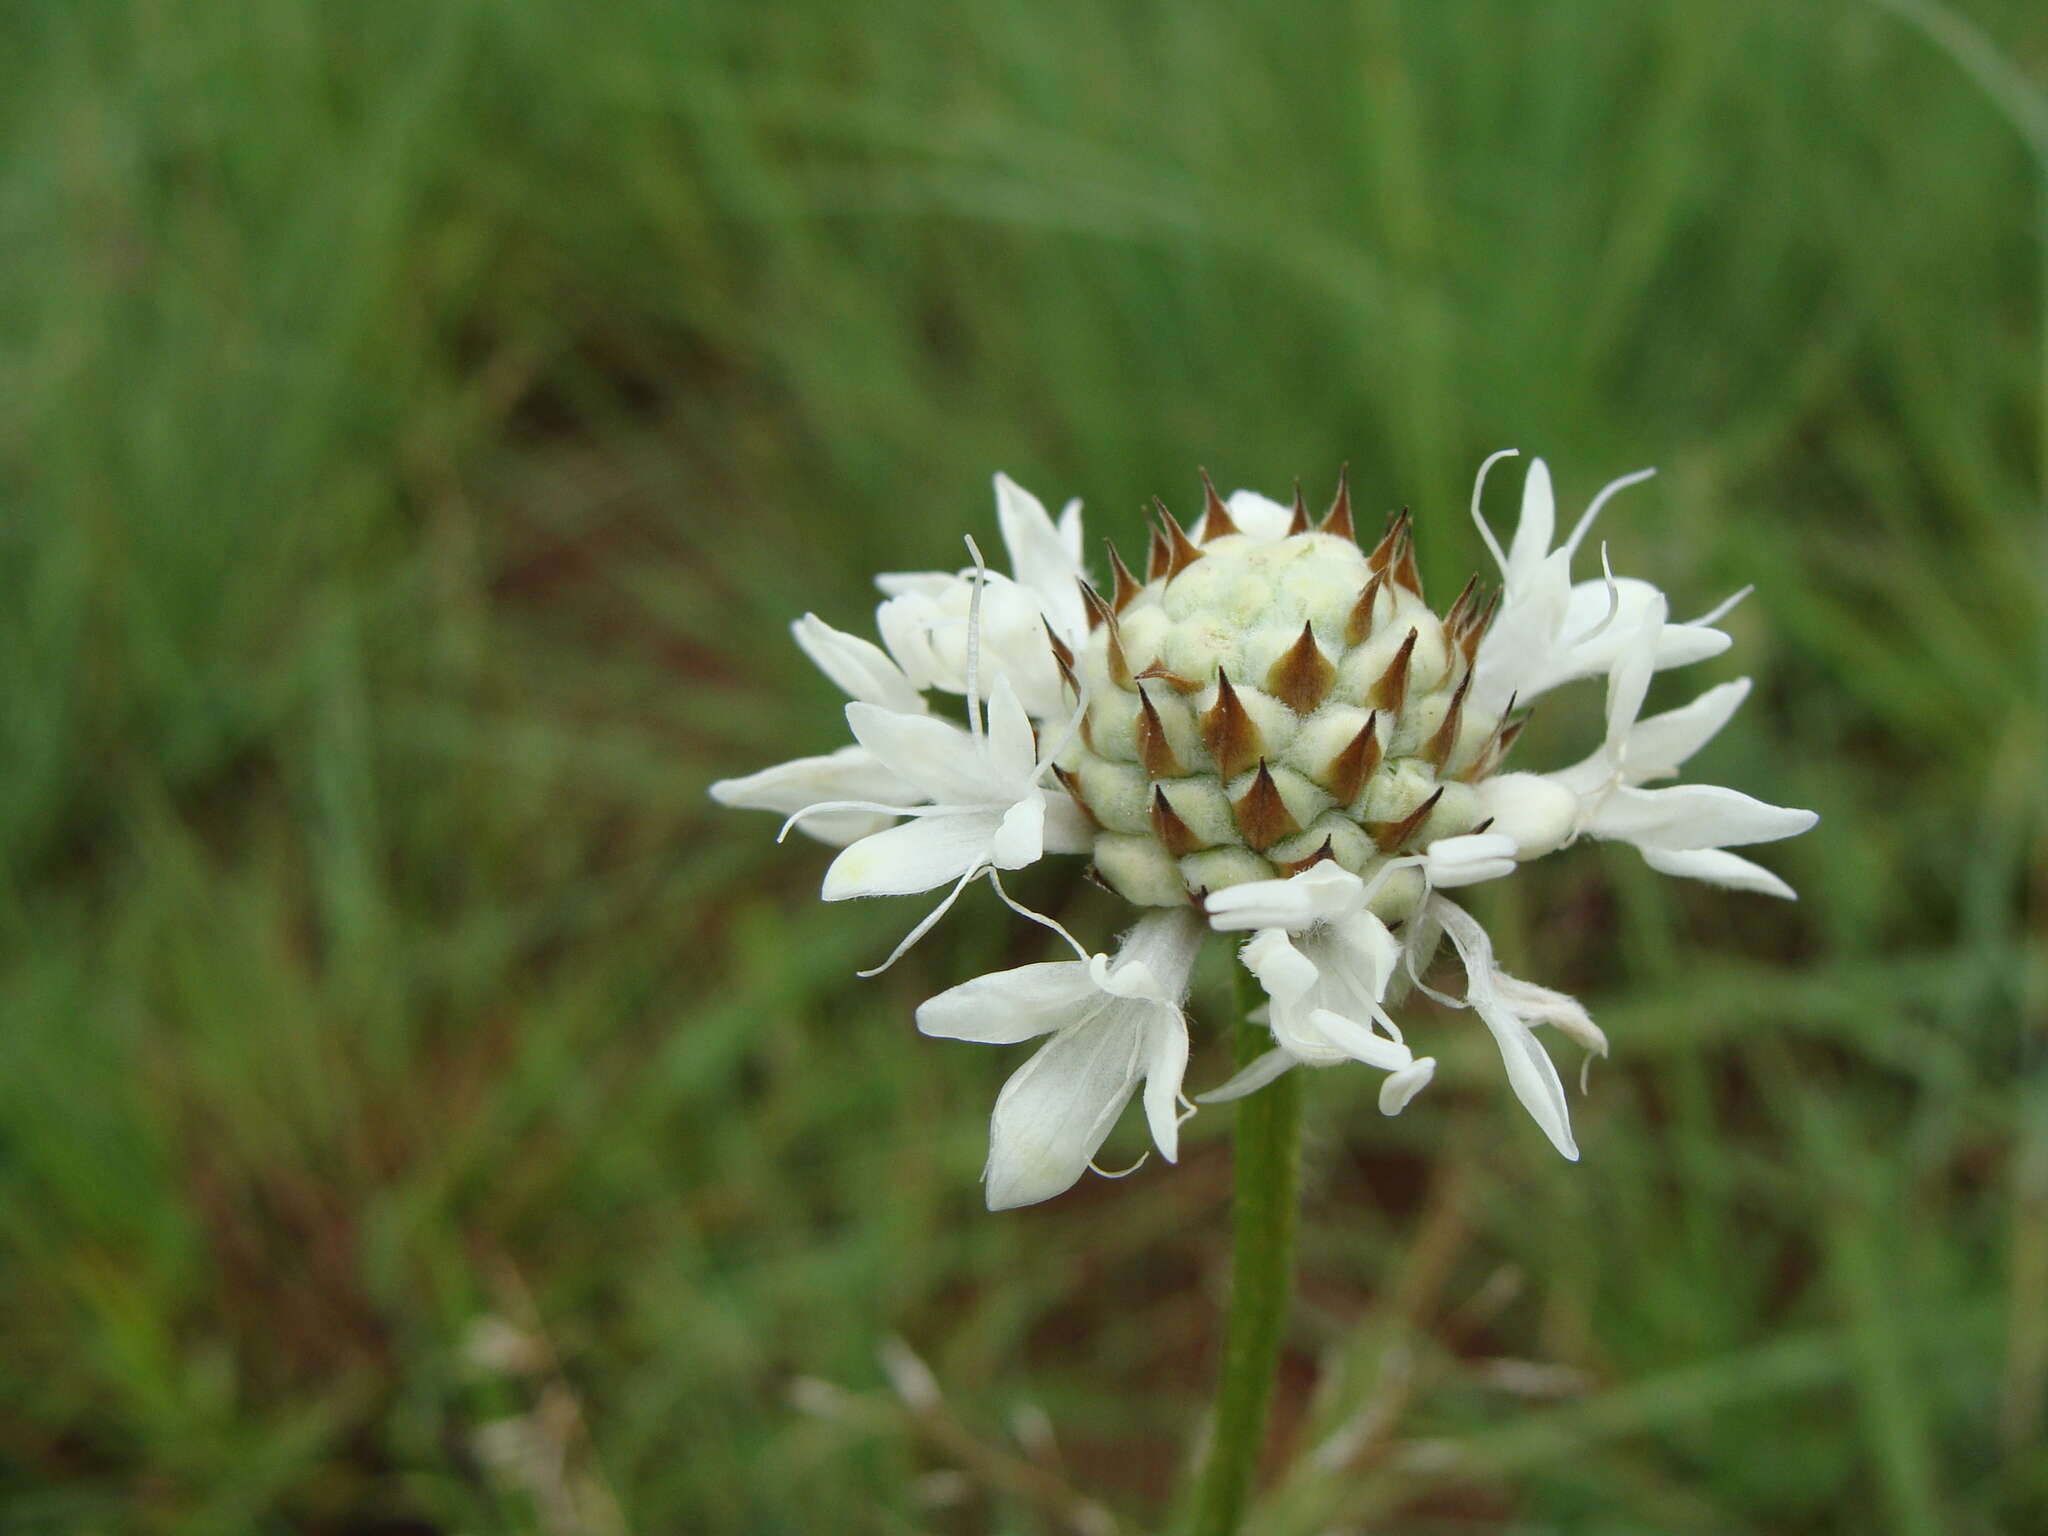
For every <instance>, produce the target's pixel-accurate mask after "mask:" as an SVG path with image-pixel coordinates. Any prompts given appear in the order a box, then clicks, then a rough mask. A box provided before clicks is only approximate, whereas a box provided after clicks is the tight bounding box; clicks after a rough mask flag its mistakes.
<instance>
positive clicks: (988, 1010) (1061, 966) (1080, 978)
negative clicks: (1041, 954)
mask: <svg viewBox="0 0 2048 1536" xmlns="http://www.w3.org/2000/svg"><path fill="white" fill-rule="evenodd" d="M1108 1001H1109V1000H1108V999H1107V998H1105V997H1104V996H1103V995H1102V993H1101V992H1100V990H1098V989H1097V987H1096V985H1095V983H1094V982H1093V981H1092V980H1090V978H1089V975H1088V967H1087V966H1085V965H1083V964H1082V963H1081V962H1080V961H1078V960H1055V961H1049V962H1047V963H1045V964H1042V965H1020V966H1018V967H1017V968H1016V969H1015V970H1012V971H996V972H994V973H992V974H991V975H987V976H977V977H975V978H974V979H973V980H972V981H963V982H961V983H960V985H959V986H957V987H949V988H947V989H946V990H945V991H944V992H941V993H940V994H939V995H938V996H937V997H933V998H928V999H926V1000H925V1001H924V1002H922V1003H920V1004H919V1005H918V1009H917V1027H918V1029H919V1031H920V1032H922V1033H924V1034H927V1035H933V1036H936V1037H938V1038H940V1039H945V1040H977V1041H980V1042H982V1043H984V1044H987V1045H1015V1044H1016V1043H1017V1042H1018V1041H1020V1040H1030V1039H1033V1038H1035V1037H1037V1036H1039V1035H1049V1034H1051V1033H1052V1032H1053V1031H1054V1030H1056V1029H1064V1028H1066V1027H1068V1026H1069V1025H1074V1024H1078V1023H1081V1022H1083V1021H1085V1020H1086V1019H1087V1018H1088V1017H1089V1015H1090V1014H1091V1013H1092V1012H1099V1011H1100V1010H1101V1009H1102V1008H1104V1007H1106V1006H1108Z"/></svg>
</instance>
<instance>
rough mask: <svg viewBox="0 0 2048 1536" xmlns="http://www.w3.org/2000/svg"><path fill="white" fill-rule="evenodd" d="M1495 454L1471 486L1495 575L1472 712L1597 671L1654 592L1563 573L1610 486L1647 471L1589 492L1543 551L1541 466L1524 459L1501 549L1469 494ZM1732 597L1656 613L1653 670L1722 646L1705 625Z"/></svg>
mask: <svg viewBox="0 0 2048 1536" xmlns="http://www.w3.org/2000/svg"><path fill="white" fill-rule="evenodd" d="M1510 452H1512V450H1510ZM1504 457H1506V455H1505V454H1498V453H1497V454H1495V455H1494V456H1493V458H1490V459H1488V460H1487V461H1486V463H1484V464H1482V465H1481V466H1480V467H1479V476H1478V482H1477V484H1475V485H1474V486H1473V489H1472V520H1473V521H1474V522H1475V523H1477V524H1478V525H1479V532H1480V536H1481V537H1482V538H1484V539H1485V541H1486V547H1487V548H1488V550H1489V551H1491V552H1492V554H1493V558H1494V563H1495V564H1496V565H1498V566H1499V567H1500V573H1501V601H1500V613H1499V614H1498V616H1497V617H1496V618H1495V619H1494V622H1493V626H1492V628H1490V629H1489V630H1488V631H1487V635H1486V639H1485V641H1484V642H1483V643H1482V645H1481V646H1480V650H1479V673H1480V682H1479V685H1478V687H1477V689H1476V690H1475V692H1476V704H1477V707H1479V708H1480V709H1482V710H1484V709H1499V708H1502V707H1503V706H1504V705H1505V704H1506V703H1507V701H1508V700H1510V699H1519V700H1520V701H1521V702H1522V703H1524V704H1527V703H1529V702H1530V701H1532V700H1533V699H1535V698H1536V696H1537V695H1538V694H1541V693H1547V692H1549V691H1550V690H1551V689H1552V688H1556V687H1558V686H1559V685H1561V684H1564V683H1569V682H1575V681H1577V680H1578V679H1580V678H1586V677H1597V676H1599V675H1600V674H1601V673H1603V672H1605V671H1607V670H1608V669H1609V668H1610V667H1612V666H1613V665H1614V663H1615V661H1616V660H1617V659H1618V658H1619V657H1620V656H1621V655H1622V653H1623V651H1624V650H1625V648H1626V647H1627V646H1628V645H1629V644H1630V643H1632V642H1633V641H1634V639H1635V631H1636V630H1637V628H1638V627H1639V626H1638V619H1639V616H1640V615H1641V614H1642V613H1643V612H1644V611H1645V609H1646V608H1647V607H1648V605H1649V604H1650V603H1651V601H1652V600H1653V599H1658V600H1661V598H1662V596H1663V594H1662V593H1660V592H1659V591H1658V590H1657V589H1656V588H1655V587H1653V586H1651V585H1650V584H1649V583H1648V582H1647V581H1636V580H1632V579H1630V578H1628V577H1620V578H1617V577H1614V576H1613V575H1611V574H1610V575H1609V576H1608V577H1607V578H1606V579H1605V580H1604V581H1583V582H1579V583H1577V584H1576V585H1575V584H1574V583H1573V582H1572V578H1571V567H1572V556H1573V555H1575V554H1577V553H1578V549H1579V545H1580V544H1581V543H1583V542H1584V541H1585V537H1586V535H1587V534H1588V533H1590V532H1591V531H1592V528H1593V522H1594V520H1595V519H1596V518H1598V517H1599V515H1600V513H1601V511H1602V510H1603V509H1604V508H1605V507H1606V505H1607V503H1608V502H1609V501H1610V500H1611V499H1612V498H1613V497H1614V495H1615V494H1616V493H1617V492H1619V491H1623V490H1626V489H1627V488H1628V487H1629V486H1632V485H1639V484H1641V483H1642V482H1643V481H1645V480H1647V479H1649V478H1650V477H1651V476H1652V475H1654V474H1655V473H1656V471H1655V470H1648V469H1646V470H1640V471H1638V472H1637V473H1635V474H1633V475H1624V476H1622V478H1621V479H1619V480H1615V481H1612V482H1611V483H1609V484H1608V485H1607V486H1606V487H1605V488H1604V489H1603V490H1602V491H1601V492H1600V494H1599V495H1597V496H1595V497H1594V498H1593V501H1592V504H1591V505H1590V506H1588V507H1587V508H1586V511H1585V515H1584V516H1583V517H1581V518H1580V519H1579V521H1578V524H1577V526H1575V527H1574V528H1573V529H1572V531H1571V535H1570V537H1568V538H1567V539H1566V540H1565V541H1564V543H1563V544H1561V545H1559V546H1558V547H1557V548H1556V549H1555V550H1553V549H1551V547H1550V543H1551V539H1552V538H1553V537H1554V536H1555V534H1556V531H1557V500H1556V497H1555V496H1554V495H1553V494H1552V493H1551V488H1550V469H1549V466H1547V465H1546V464H1545V463H1544V462H1543V461H1542V460H1541V459H1537V460H1535V461H1533V462H1532V463H1531V464H1530V465H1529V474H1528V477H1527V478H1526V479H1525V480H1524V481H1523V482H1522V513H1521V519H1520V521H1519V522H1517V524H1516V525H1515V533H1514V537H1513V539H1512V540H1511V541H1510V542H1509V545H1508V549H1507V553H1505V554H1503V553H1502V552H1501V547H1500V545H1499V543H1498V542H1497V541H1496V540H1495V539H1494V536H1493V530H1492V529H1491V528H1490V527H1488V526H1487V522H1486V519H1485V517H1484V516H1483V515H1481V513H1480V511H1479V493H1480V491H1481V490H1482V489H1483V488H1484V486H1485V484H1486V472H1487V470H1488V469H1490V468H1491V467H1492V466H1493V464H1494V463H1495V462H1496V461H1497V460H1499V459H1501V458H1504ZM1741 595H1742V594H1737V597H1736V598H1734V599H1731V600H1730V601H1729V602H1728V603H1724V604H1723V605H1722V606H1721V608H1720V609H1717V610H1716V611H1715V613H1713V614H1710V615H1709V616H1708V617H1707V618H1704V619H1701V620H1699V621H1698V622H1696V623H1692V624H1665V623H1663V622H1662V621H1661V619H1660V621H1659V623H1658V626H1657V628H1656V630H1655V632H1654V636H1653V639H1652V641H1651V652H1652V655H1653V657H1654V665H1655V667H1656V668H1657V669H1658V670H1662V669H1664V668H1666V667H1680V666H1685V665H1687V664H1688V663H1690V662H1695V661H1704V660H1706V659H1707V658H1708V657H1710V656H1718V655H1720V654H1721V652H1723V651H1725V650H1727V649H1728V646H1729V644H1730V641H1729V638H1728V636H1727V635H1725V634H1723V633H1722V632H1721V631H1720V630H1717V629H1712V628H1710V627H1709V625H1710V624H1711V623H1712V622H1713V620H1714V619H1715V618H1718V617H1719V616H1720V614H1721V613H1724V612H1726V611H1727V609H1728V608H1729V607H1730V606H1732V605H1733V603H1734V602H1735V601H1739V599H1740V597H1741Z"/></svg>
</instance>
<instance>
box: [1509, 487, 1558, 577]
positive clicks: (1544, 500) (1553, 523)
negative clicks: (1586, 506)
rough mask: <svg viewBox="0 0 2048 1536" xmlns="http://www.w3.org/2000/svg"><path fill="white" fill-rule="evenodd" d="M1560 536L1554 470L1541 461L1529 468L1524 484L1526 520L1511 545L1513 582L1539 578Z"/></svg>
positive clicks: (1510, 565)
mask: <svg viewBox="0 0 2048 1536" xmlns="http://www.w3.org/2000/svg"><path fill="white" fill-rule="evenodd" d="M1556 532H1557V498H1556V497H1555V496H1553V495H1552V494H1551V489H1550V466H1549V465H1547V464H1545V463H1544V462H1543V461H1542V460H1541V459H1533V460H1531V461H1530V464H1529V473H1528V476H1527V477H1526V478H1525V479H1524V480H1523V481H1522V516H1521V520H1520V521H1519V522H1517V523H1516V524H1515V537H1514V541H1513V542H1512V543H1510V544H1509V545H1508V569H1507V578H1508V580H1509V581H1511V582H1512V581H1524V580H1527V579H1528V578H1530V577H1531V576H1533V575H1535V573H1536V568H1537V566H1539V565H1541V564H1542V563H1543V557H1544V556H1545V555H1547V554H1549V553H1550V541H1551V538H1552V536H1553V535H1555V534H1556Z"/></svg>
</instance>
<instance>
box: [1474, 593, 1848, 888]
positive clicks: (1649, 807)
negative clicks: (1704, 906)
mask: <svg viewBox="0 0 2048 1536" xmlns="http://www.w3.org/2000/svg"><path fill="white" fill-rule="evenodd" d="M1664 611H1665V604H1664V597H1663V594H1662V593H1658V594H1656V595H1655V596H1653V597H1652V599H1651V600H1650V601H1649V602H1647V603H1645V604H1644V605H1643V607H1642V610H1641V612H1640V615H1639V617H1638V619H1637V623H1636V628H1635V634H1634V635H1633V636H1632V637H1631V638H1632V640H1633V643H1632V644H1630V645H1628V646H1627V647H1625V648H1624V649H1623V650H1622V652H1621V653H1620V654H1619V655H1618V656H1617V657H1616V659H1615V662H1614V666H1613V670H1612V671H1611V672H1610V673H1609V676H1608V687H1607V736H1606V740H1604V741H1603V742H1602V743H1601V745H1600V747H1599V749H1598V750H1597V751H1595V752H1594V753H1593V754H1592V755H1591V756H1590V757H1588V758H1586V759H1585V760H1584V761H1583V762H1580V763H1578V764H1576V765H1574V766H1573V767H1570V768H1566V769H1563V770H1561V771H1560V772H1557V773H1552V774H1504V775H1502V776H1500V777H1499V778H1497V779H1495V780H1493V781H1492V782H1491V783H1490V784H1489V785H1487V786H1485V787H1484V788H1483V789H1482V792H1481V803H1482V804H1484V805H1485V806H1486V807H1487V809H1488V810H1490V811H1492V812H1493V813H1494V817H1495V825H1496V826H1497V827H1498V828H1499V829H1500V830H1501V831H1502V832H1503V833H1504V834H1505V835H1507V836H1509V837H1511V838H1512V839H1513V840H1514V841H1515V843H1516V846H1517V852H1518V853H1519V854H1520V855H1521V856H1522V857H1529V856H1532V855H1534V854H1541V853H1547V852H1549V851H1551V849H1553V848H1556V847H1559V846H1562V845H1563V844H1564V843H1566V842H1568V841H1570V840H1571V839H1572V838H1574V837H1579V836H1589V837H1597V838H1609V839H1614V840H1617V841H1620V842H1627V843H1632V844H1634V845H1635V847H1636V848H1637V849H1638V850H1639V851H1640V852H1641V853H1642V855H1643V858H1644V860H1645V861H1646V862H1648V864H1649V865H1650V867H1651V868H1653V869H1656V870H1660V871H1662V872H1663V873H1665V874H1670V875H1684V876H1688V877H1690V878H1692V879H1696V880H1705V881H1708V882H1710V883H1713V884H1716V885H1726V886H1734V887H1737V888H1740V889H1743V890H1750V891H1758V892H1761V893H1764V894H1766V895H1771V896H1781V897H1785V898H1787V899H1790V898H1792V897H1793V895H1794V892H1793V890H1792V887H1791V886H1789V885H1787V884H1786V883H1785V882H1784V881H1783V880H1781V879H1779V878H1778V876H1776V875H1774V874H1772V873H1771V872H1770V871H1769V870H1767V869H1764V868H1762V867H1761V866H1760V865H1757V864H1753V863H1751V862H1750V861H1749V860H1747V859H1744V858H1741V857H1739V856H1737V855H1735V854H1732V853H1729V852H1727V851H1725V850H1726V848H1727V845H1729V844H1731V843H1732V844H1743V843H1762V842H1771V841H1774V840H1776V839H1779V838H1786V837H1795V836H1797V835H1798V834H1799V833H1801V832H1804V831H1806V830H1807V829H1808V828H1810V827H1811V826H1812V825H1813V824H1814V822H1815V821H1816V820H1818V819H1819V818H1817V817H1816V816H1815V815H1814V814H1813V812H1811V811H1799V810H1788V809H1786V808H1785V807H1782V806H1776V805H1766V804H1765V803H1764V802H1763V801H1761V800H1755V799H1752V798H1751V797H1750V796H1748V795H1745V794H1742V793H1740V792H1738V791H1736V790H1732V789H1723V788H1721V787H1720V786H1719V785H1715V784H1684V785H1674V786H1672V787H1670V788H1666V789H1643V788H1641V787H1640V786H1641V785H1643V784H1644V783H1646V782H1648V781H1649V780H1651V779H1660V778H1668V777H1670V776H1672V775H1674V774H1676V773H1677V772H1678V770H1679V767H1680V766H1681V765H1682V764H1683V763H1684V762H1685V760H1686V759H1687V758H1689V757H1691V756H1692V755H1693V753H1695V752H1697V751H1698V750H1699V749H1700V748H1701V747H1703V746H1705V745H1706V744H1707V742H1708V741H1709V740H1711V739H1712V738H1713V737H1714V735H1715V734H1716V733H1717V732H1718V731H1719V730H1720V729H1721V727H1722V726H1724V725H1726V724H1727V723H1728V720H1729V718H1730V717H1731V716H1732V715H1733V714H1734V713H1735V711H1736V709H1737V707H1738V706H1740V704H1741V703H1742V701H1743V700H1744V699H1745V698H1746V697H1748V695H1749V679H1748V678H1746V677H1745V678H1738V679H1737V680H1736V681H1734V682H1732V683H1722V684H1720V685H1719V686H1718V687H1714V688H1710V689H1708V690H1707V691H1706V692H1705V693H1703V694H1701V695H1700V696H1699V697H1698V698H1696V699H1694V700H1693V701H1692V702H1691V703H1690V704H1687V705H1685V706H1684V707H1682V708H1680V709H1674V710H1670V711H1667V712H1666V713H1664V714H1661V715H1653V716H1651V717H1650V718H1649V719H1647V720H1643V719H1640V718H1639V716H1640V714H1641V710H1642V705H1643V698H1644V695H1645V694H1646V693H1647V692H1648V689H1649V683H1650V673H1651V670H1652V668H1653V664H1654V657H1655V654H1656V652H1655V647H1656V643H1657V636H1658V634H1659V633H1660V631H1661V629H1662V628H1663V621H1664Z"/></svg>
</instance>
